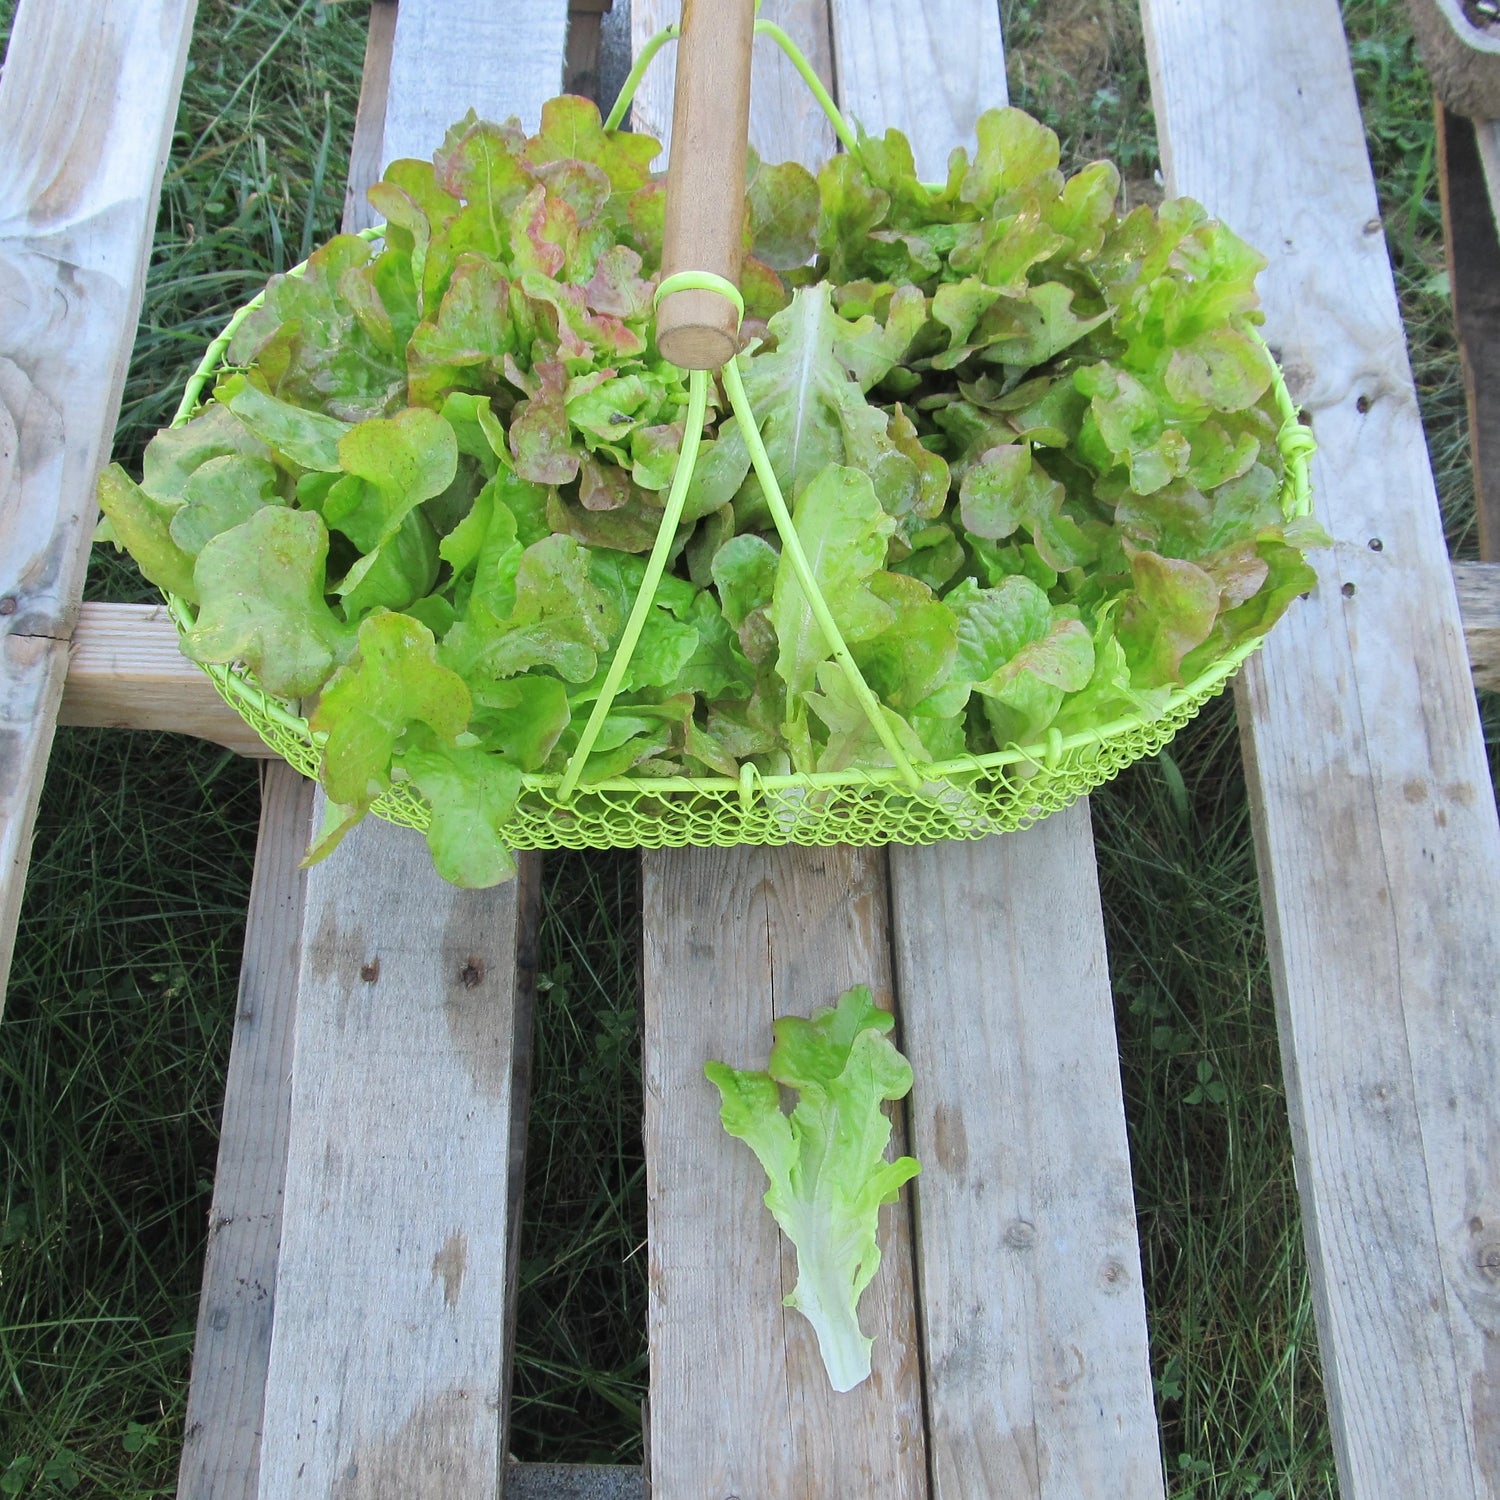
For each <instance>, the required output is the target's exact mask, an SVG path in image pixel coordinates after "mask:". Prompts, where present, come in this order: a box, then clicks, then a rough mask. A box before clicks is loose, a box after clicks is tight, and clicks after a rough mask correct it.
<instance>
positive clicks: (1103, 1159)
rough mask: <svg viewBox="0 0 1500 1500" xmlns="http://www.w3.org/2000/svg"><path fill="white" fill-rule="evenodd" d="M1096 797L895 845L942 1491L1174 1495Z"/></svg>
mask: <svg viewBox="0 0 1500 1500" xmlns="http://www.w3.org/2000/svg"><path fill="white" fill-rule="evenodd" d="M1093 855H1094V841H1093V837H1092V833H1091V830H1090V826H1089V810H1088V805H1087V803H1086V802H1085V803H1078V804H1076V805H1075V806H1073V807H1070V808H1068V809H1067V810H1066V811H1065V812H1061V813H1055V814H1054V815H1053V816H1052V817H1050V818H1048V819H1047V821H1046V822H1045V823H1043V824H1040V825H1039V826H1037V827H1036V828H1033V829H1030V830H1029V831H1028V832H1026V833H1023V834H1012V835H1009V836H1007V837H1005V838H997V839H988V840H985V841H983V842H980V843H974V844H957V845H938V846H935V847H932V848H926V849H898V850H893V851H892V859H891V872H892V874H891V878H892V893H893V896H894V900H893V902H892V910H893V913H894V915H893V924H894V929H895V941H896V970H897V992H898V994H899V996H900V1004H901V1018H902V1026H903V1036H904V1039H905V1042H904V1045H905V1048H906V1054H907V1056H908V1057H909V1058H910V1059H911V1064H912V1068H913V1070H914V1071H915V1073H916V1076H917V1078H918V1079H919V1080H920V1081H921V1088H920V1089H913V1091H912V1105H911V1130H912V1142H913V1145H914V1147H915V1150H916V1153H917V1156H918V1159H919V1160H920V1161H921V1162H922V1176H921V1177H920V1178H919V1179H918V1183H917V1195H916V1196H917V1222H918V1242H917V1252H918V1255H917V1285H918V1286H919V1288H920V1289H921V1316H922V1336H923V1352H924V1355H925V1360H924V1366H925V1370H926V1379H927V1413H928V1417H927V1422H928V1437H927V1441H928V1448H929V1451H930V1453H931V1467H932V1475H933V1493H934V1495H935V1496H937V1497H960V1500H961V1497H966V1496H970V1495H1014V1496H1031V1495H1035V1496H1047V1497H1056V1500H1065V1497H1071V1496H1075V1495H1110V1496H1118V1497H1120V1500H1136V1497H1146V1496H1153V1495H1154V1496H1156V1497H1158V1500H1159V1497H1160V1496H1161V1495H1162V1493H1163V1480H1162V1471H1161V1459H1160V1456H1159V1454H1158V1450H1157V1436H1156V1414H1155V1410H1154V1407H1153V1405H1152V1399H1151V1371H1150V1364H1149V1360H1148V1356H1147V1346H1146V1309H1145V1302H1144V1295H1143V1289H1142V1284H1141V1255H1140V1246H1139V1244H1138V1242H1137V1239H1136V1221H1135V1206H1134V1201H1133V1198H1132V1195H1131V1186H1130V1158H1129V1149H1128V1146H1127V1143H1126V1138H1125V1111H1124V1106H1123V1103H1122V1101H1121V1096H1120V1064H1119V1058H1118V1056H1117V1055H1116V1050H1115V1029H1114V1007H1113V1004H1112V1002H1111V999H1110V992H1109V972H1108V967H1107V964H1106V961H1105V953H1104V924H1103V918H1102V916H1101V914H1100V909H1099V886H1098V879H1097V876H1096V875H1095V872H1094V866H1093Z"/></svg>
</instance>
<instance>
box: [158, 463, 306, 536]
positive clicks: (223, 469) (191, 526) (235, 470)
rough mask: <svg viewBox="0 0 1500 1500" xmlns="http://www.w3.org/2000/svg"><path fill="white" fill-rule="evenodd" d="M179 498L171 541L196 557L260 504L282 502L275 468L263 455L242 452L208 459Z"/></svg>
mask: <svg viewBox="0 0 1500 1500" xmlns="http://www.w3.org/2000/svg"><path fill="white" fill-rule="evenodd" d="M182 499H183V505H182V509H181V510H179V511H177V512H176V513H175V514H174V515H173V517H172V520H171V526H170V530H171V533H172V540H173V541H174V542H176V543H177V545H178V546H179V547H181V548H182V550H183V551H184V552H190V553H192V554H194V555H195V556H196V555H197V554H198V553H199V552H201V551H202V550H203V548H204V547H205V546H206V545H207V544H208V542H209V541H210V540H211V539H212V538H214V537H216V536H218V534H219V533H220V532H221V531H228V530H229V529H230V528H231V527H234V526H238V525H239V524H240V522H242V521H248V520H249V519H250V517H251V516H253V515H254V514H255V512H256V511H258V510H259V509H260V508H261V506H263V505H279V504H281V496H280V494H279V493H278V491H277V479H276V470H275V469H274V468H273V467H272V465H270V464H269V463H267V462H266V461H265V459H263V458H249V457H246V456H244V455H242V454H226V455H225V456H224V457H222V458H211V459H209V460H208V461H207V462H206V463H205V464H203V465H202V466H201V467H200V468H198V469H197V470H195V471H194V473H193V475H192V477H191V478H190V479H189V480H188V482H187V484H186V485H185V486H184V487H183V491H182Z"/></svg>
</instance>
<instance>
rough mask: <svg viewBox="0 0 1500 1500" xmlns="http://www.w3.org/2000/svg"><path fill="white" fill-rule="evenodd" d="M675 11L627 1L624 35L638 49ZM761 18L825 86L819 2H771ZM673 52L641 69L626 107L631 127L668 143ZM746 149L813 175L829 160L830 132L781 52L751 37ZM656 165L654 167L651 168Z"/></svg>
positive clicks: (660, 1)
mask: <svg viewBox="0 0 1500 1500" xmlns="http://www.w3.org/2000/svg"><path fill="white" fill-rule="evenodd" d="M681 14H682V0H631V7H630V30H631V35H632V37H633V38H634V41H635V46H636V49H637V50H639V49H640V48H641V47H642V46H643V45H644V44H645V43H646V42H647V41H648V40H649V39H650V38H651V37H653V36H655V35H656V33H657V32H658V31H660V30H661V29H662V27H664V26H666V25H668V24H669V23H671V22H673V21H676V20H677V19H678V18H679V17H680V16H681ZM761 14H762V15H763V16H764V17H765V19H766V20H768V21H775V22H776V23H777V25H779V26H781V27H783V28H784V29H785V30H786V31H787V33H788V34H789V35H790V36H791V38H792V40H793V41H795V42H796V43H797V45H798V46H799V47H800V48H801V49H802V51H803V52H804V53H805V54H806V55H807V59H808V61H809V62H810V63H811V64H812V65H813V67H814V68H815V69H816V70H817V72H818V76H819V77H820V78H822V80H823V81H824V82H825V83H830V82H831V80H832V78H833V43H832V38H831V33H830V31H829V25H828V4H827V0H775V3H770V0H768V3H766V4H764V5H763V6H762V7H761ZM672 52H673V49H672V48H671V47H670V46H669V47H666V48H664V49H663V50H662V51H661V52H660V53H659V54H658V55H657V58H656V61H655V62H653V63H652V64H651V66H650V67H649V68H648V69H647V70H646V76H645V78H643V79H642V80H641V87H640V90H639V91H638V92H637V94H636V96H635V103H634V104H633V105H632V107H631V122H632V123H631V128H632V129H633V130H638V131H641V132H642V133H643V134H646V135H653V136H655V137H656V139H657V140H659V141H660V142H661V143H662V145H663V146H664V147H670V146H671V144H672V72H673V68H672V65H673V61H674V59H673V56H672ZM750 144H751V145H752V146H754V147H755V149H756V150H757V151H758V152H760V154H761V155H762V156H763V157H764V158H765V159H766V160H768V161H800V162H802V163H803V164H804V165H806V166H808V167H811V168H812V170H813V171H815V172H816V171H817V169H818V168H819V167H820V166H822V165H823V163H824V162H825V161H827V160H828V158H829V157H830V156H832V155H833V152H834V149H835V147H836V146H837V144H838V143H837V141H836V140H835V139H834V134H833V129H832V127H831V126H830V125H829V123H828V120H827V117H826V116H825V115H824V114H823V111H822V110H821V109H820V108H819V107H818V103H817V101H816V100H815V99H814V98H813V96H812V95H811V94H810V93H808V91H807V85H806V84H805V83H803V81H802V80H801V78H799V77H798V76H797V70H796V69H795V68H793V67H792V65H791V63H789V62H788V61H787V59H786V57H785V56H784V55H783V53H782V51H781V49H780V48H779V47H777V46H776V45H775V44H774V43H772V42H769V41H766V40H764V39H759V40H757V41H756V43H755V55H754V63H753V66H752V69H751V74H750ZM658 165H660V163H658Z"/></svg>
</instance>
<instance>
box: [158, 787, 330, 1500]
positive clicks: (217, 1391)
mask: <svg viewBox="0 0 1500 1500" xmlns="http://www.w3.org/2000/svg"><path fill="white" fill-rule="evenodd" d="M312 803H313V785H312V783H311V782H310V781H306V780H304V779H303V778H302V777H301V776H299V775H298V774H297V773H296V772H295V771H293V770H292V769H291V767H290V766H287V765H285V764H283V763H282V762H280V761H275V762H272V763H271V764H269V765H267V766H266V767H265V770H264V771H263V773H262V778H261V812H260V841H259V843H258V844H257V846H256V853H255V878H254V881H253V882H252V884H251V887H250V913H249V921H248V924H247V926H246V929H245V957H244V963H243V966H242V968H241V970H240V992H239V1005H238V1007H237V1012H236V1016H235V1024H234V1041H233V1043H232V1045H231V1047H230V1052H229V1073H228V1077H227V1079H226V1082H225V1092H224V1120H223V1125H222V1128H221V1130H220V1132H219V1163H218V1168H217V1170H216V1171H215V1173H214V1197H213V1207H212V1209H211V1210H210V1212H209V1232H208V1254H207V1257H206V1260H205V1263H204V1268H203V1292H202V1297H201V1299H200V1301H199V1305H198V1335H197V1339H196V1340H195V1342H194V1344H193V1378H192V1384H191V1386H190V1387H189V1390H188V1407H187V1419H186V1430H185V1433H184V1436H183V1444H182V1463H181V1466H180V1468H179V1470H178V1478H177V1493H178V1495H179V1496H181V1497H182V1500H208V1497H212V1500H253V1497H254V1496H255V1494H256V1492H257V1488H258V1483H259V1468H260V1418H261V1408H262V1405H263V1403H264V1399H265V1386H266V1364H267V1360H268V1359H269V1357H270V1352H271V1319H272V1315H273V1313H274V1310H275V1305H276V1303H275V1290H276V1258H277V1247H278V1245H279V1244H280V1240H281V1200H282V1187H283V1184H284V1183H285V1180H286V1144H287V1124H288V1121H289V1119H290V1116H291V1104H292V1016H293V1014H294V1012H295V1009H296V989H297V964H298V957H299V946H300V937H301V931H302V903H303V897H304V894H305V888H306V881H307V877H306V875H305V874H304V873H303V871H302V870H301V869H300V868H299V863H300V860H301V857H302V851H303V850H304V849H305V848H306V847H307V844H308V841H309V839H310V838H311V836H312Z"/></svg>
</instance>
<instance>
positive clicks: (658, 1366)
mask: <svg viewBox="0 0 1500 1500" xmlns="http://www.w3.org/2000/svg"><path fill="white" fill-rule="evenodd" d="M675 14H676V10H675V8H674V9H673V10H672V12H671V14H670V15H669V14H668V12H667V9H666V7H664V6H651V5H645V4H637V5H636V7H635V8H634V9H633V13H632V28H633V31H634V36H635V42H636V45H637V46H640V44H641V43H642V42H643V41H644V39H645V38H646V37H647V36H649V35H650V34H652V33H653V32H654V31H655V30H656V29H657V28H658V27H659V26H660V25H662V24H663V23H664V21H665V20H667V19H670V18H672V17H674V16H675ZM763 14H764V15H766V17H767V18H768V19H771V20H775V21H778V22H780V23H781V24H783V25H785V26H787V28H788V29H789V30H790V31H792V33H793V35H794V36H796V37H797V39H798V41H799V43H800V44H803V45H806V46H807V47H808V48H809V52H810V55H812V56H814V57H815V58H818V59H819V60H820V61H819V65H820V66H821V67H822V68H823V71H824V77H825V78H827V77H828V76H829V73H828V69H827V52H826V47H827V35H828V31H827V27H828V19H827V12H826V8H825V7H824V6H822V5H808V4H802V3H796V4H790V5H775V4H767V5H766V6H765V8H764V11H763ZM760 48H761V50H760V51H759V52H758V53H757V56H756V63H755V68H756V72H755V82H754V84H753V85H752V95H751V127H750V134H751V142H752V144H753V145H754V146H755V148H756V149H757V150H758V151H760V152H761V154H762V155H763V156H765V157H767V158H768V159H772V160H784V159H787V158H791V157H798V156H800V157H801V158H802V159H804V160H812V161H814V162H817V161H820V160H821V159H823V157H824V156H826V154H827V152H828V150H829V148H830V145H831V134H830V133H829V132H828V130H827V126H826V124H823V123H820V124H819V125H818V126H817V130H816V132H813V131H811V130H809V129H808V128H807V121H808V119H809V115H808V113H807V111H806V110H805V108H801V107H798V108H792V107H790V106H789V104H788V101H787V100H786V99H785V98H784V97H783V96H782V95H780V94H778V93H776V92H775V91H774V90H771V89H768V87H767V79H768V78H770V77H774V75H773V74H771V73H770V72H769V70H768V69H767V67H766V65H765V64H766V61H767V55H768V50H769V49H768V46H767V44H766V43H761V44H760ZM655 76H656V78H657V79H659V80H660V81H661V83H662V84H664V85H665V91H664V92H663V93H658V94H656V95H655V96H648V98H647V100H646V101H645V102H644V103H643V104H642V105H641V106H640V108H638V110H637V112H636V115H635V119H636V121H637V126H638V128H641V129H649V130H651V131H652V132H653V133H656V132H657V130H658V129H659V128H660V127H661V125H662V123H663V122H665V121H667V120H669V119H670V104H669V102H667V101H668V100H669V98H670V78H671V69H670V66H669V65H668V66H665V67H664V66H663V65H662V64H661V63H658V64H657V70H656V75H655ZM637 98H638V99H639V98H640V96H639V95H638V96H637ZM644 865H645V881H644V892H643V910H644V923H645V945H644V977H645V995H646V1002H645V1003H646V1014H645V1043H644V1058H643V1069H644V1074H645V1095H646V1122H645V1135H646V1163H647V1167H646V1170H647V1212H648V1239H649V1246H650V1258H651V1260H650V1266H651V1269H650V1279H649V1286H650V1302H649V1320H650V1344H651V1427H650V1473H651V1487H652V1493H653V1495H656V1496H657V1497H658V1500H701V1497H703V1496H705V1495H714V1496H728V1495H732V1494H738V1495H766V1496H769V1495H792V1494H799V1493H804V1492H806V1491H807V1490H808V1489H809V1486H810V1485H815V1487H816V1488H817V1490H818V1491H819V1493H824V1494H829V1495H842V1494H850V1495H853V1494H871V1495H881V1496H891V1497H898V1496H912V1497H915V1496H919V1495H921V1494H923V1493H925V1488H926V1484H925V1473H924V1466H925V1460H924V1456H923V1442H922V1417H921V1393H920V1387H919V1376H918V1368H917V1345H916V1330H915V1324H914V1317H913V1297H912V1289H911V1279H910V1278H911V1270H910V1240H909V1236H908V1233H907V1227H906V1214H905V1205H904V1203H903V1204H901V1205H898V1206H897V1209H896V1211H894V1212H893V1211H890V1210H887V1211H886V1212H885V1213H884V1214H883V1216H882V1218H883V1222H882V1226H881V1249H882V1254H883V1255H884V1257H885V1259H884V1262H883V1264H882V1266H881V1269H880V1272H879V1274H878V1275H877V1277H876V1280H875V1282H874V1283H873V1284H872V1286H871V1288H870V1289H869V1291H868V1292H867V1293H866V1299H867V1300H866V1303H865V1307H864V1314H865V1318H866V1326H867V1327H869V1328H871V1329H878V1330H879V1331H880V1336H879V1337H878V1338H877V1341H876V1345H875V1351H874V1360H875V1366H874V1374H873V1375H872V1377H871V1379H870V1380H869V1381H868V1382H866V1384H864V1385H863V1386H861V1387H859V1388H858V1389H857V1390H856V1391H854V1392H853V1393H850V1394H848V1395H845V1396H837V1395H835V1394H834V1392H833V1391H832V1389H831V1388H830V1387H829V1385H828V1380H827V1376H826V1375H825V1374H824V1372H823V1368H822V1364H821V1360H820V1358H819V1356H818V1352H817V1343H816V1339H815V1338H814V1337H813V1335H812V1331H811V1328H810V1327H809V1325H808V1324H807V1323H806V1322H805V1321H804V1320H803V1319H802V1318H801V1317H800V1315H798V1314H796V1313H792V1312H790V1311H788V1310H787V1309H785V1308H783V1307H782V1306H781V1302H780V1299H781V1296H782V1294H783V1292H784V1291H786V1290H788V1289H789V1288H790V1287H791V1285H792V1282H793V1279H794V1275H795V1271H794V1264H795V1262H794V1258H793V1253H792V1251H791V1249H790V1247H788V1246H785V1245H783V1244H782V1243H781V1241H780V1236H779V1234H778V1232H777V1229H776V1226H775V1224H774V1222H773V1221H772V1220H771V1218H770V1216H769V1215H768V1214H767V1213H766V1211H765V1209H764V1207H763V1205H762V1202H761V1199H762V1196H763V1194H764V1191H765V1183H764V1177H763V1174H762V1172H761V1169H760V1167H759V1165H758V1164H757V1163H756V1162H755V1160H754V1159H753V1157H752V1156H751V1155H750V1153H749V1152H748V1151H746V1150H745V1148H744V1147H743V1146H742V1145H741V1144H740V1143H738V1142H736V1141H732V1140H730V1139H729V1138H728V1137H727V1136H725V1135H724V1133H723V1131H722V1130H721V1129H720V1128H719V1125H718V1096H717V1094H716V1093H715V1091H714V1090H713V1088H712V1086H711V1085H709V1084H708V1083H707V1082H706V1081H705V1079H704V1077H703V1064H704V1062H705V1061H707V1060H708V1059H709V1058H719V1059H722V1060H724V1061H726V1062H730V1063H732V1064H734V1065H735V1066H738V1067H752V1066H753V1067H763V1066H764V1065H765V1058H766V1054H767V1052H768V1051H769V1048H770V1044H771V1022H772V1020H773V1019H774V1018H775V1017H776V1016H777V1015H782V1014H793V1015H797V1014H800V1015H806V1014H808V1013H809V1012H810V1011H812V1010H814V1009H816V1008H818V1007H820V1006H824V1005H828V1004H831V1003H832V1002H833V1001H834V1000H835V999H836V998H837V996H838V995H839V993H840V992H841V991H842V990H844V989H846V988H847V987H848V986H849V985H851V984H868V985H869V986H870V988H871V989H872V990H873V991H874V993H875V996H876V998H877V1000H878V1001H879V1002H880V1003H882V1004H886V1005H889V1004H890V995H891V984H890V952H889V946H888V930H887V909H888V902H887V896H886V876H885V860H884V857H883V856H882V855H881V854H879V853H872V852H870V851H867V850H865V851H860V850H851V849H819V850H805V849H780V850H764V849H730V850H713V851H700V850H674V851H662V852H650V851H648V852H647V853H646V854H645V856H644ZM897 1136H898V1139H897V1142H896V1149H898V1150H899V1149H900V1136H901V1132H900V1130H899V1128H898V1131H897Z"/></svg>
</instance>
